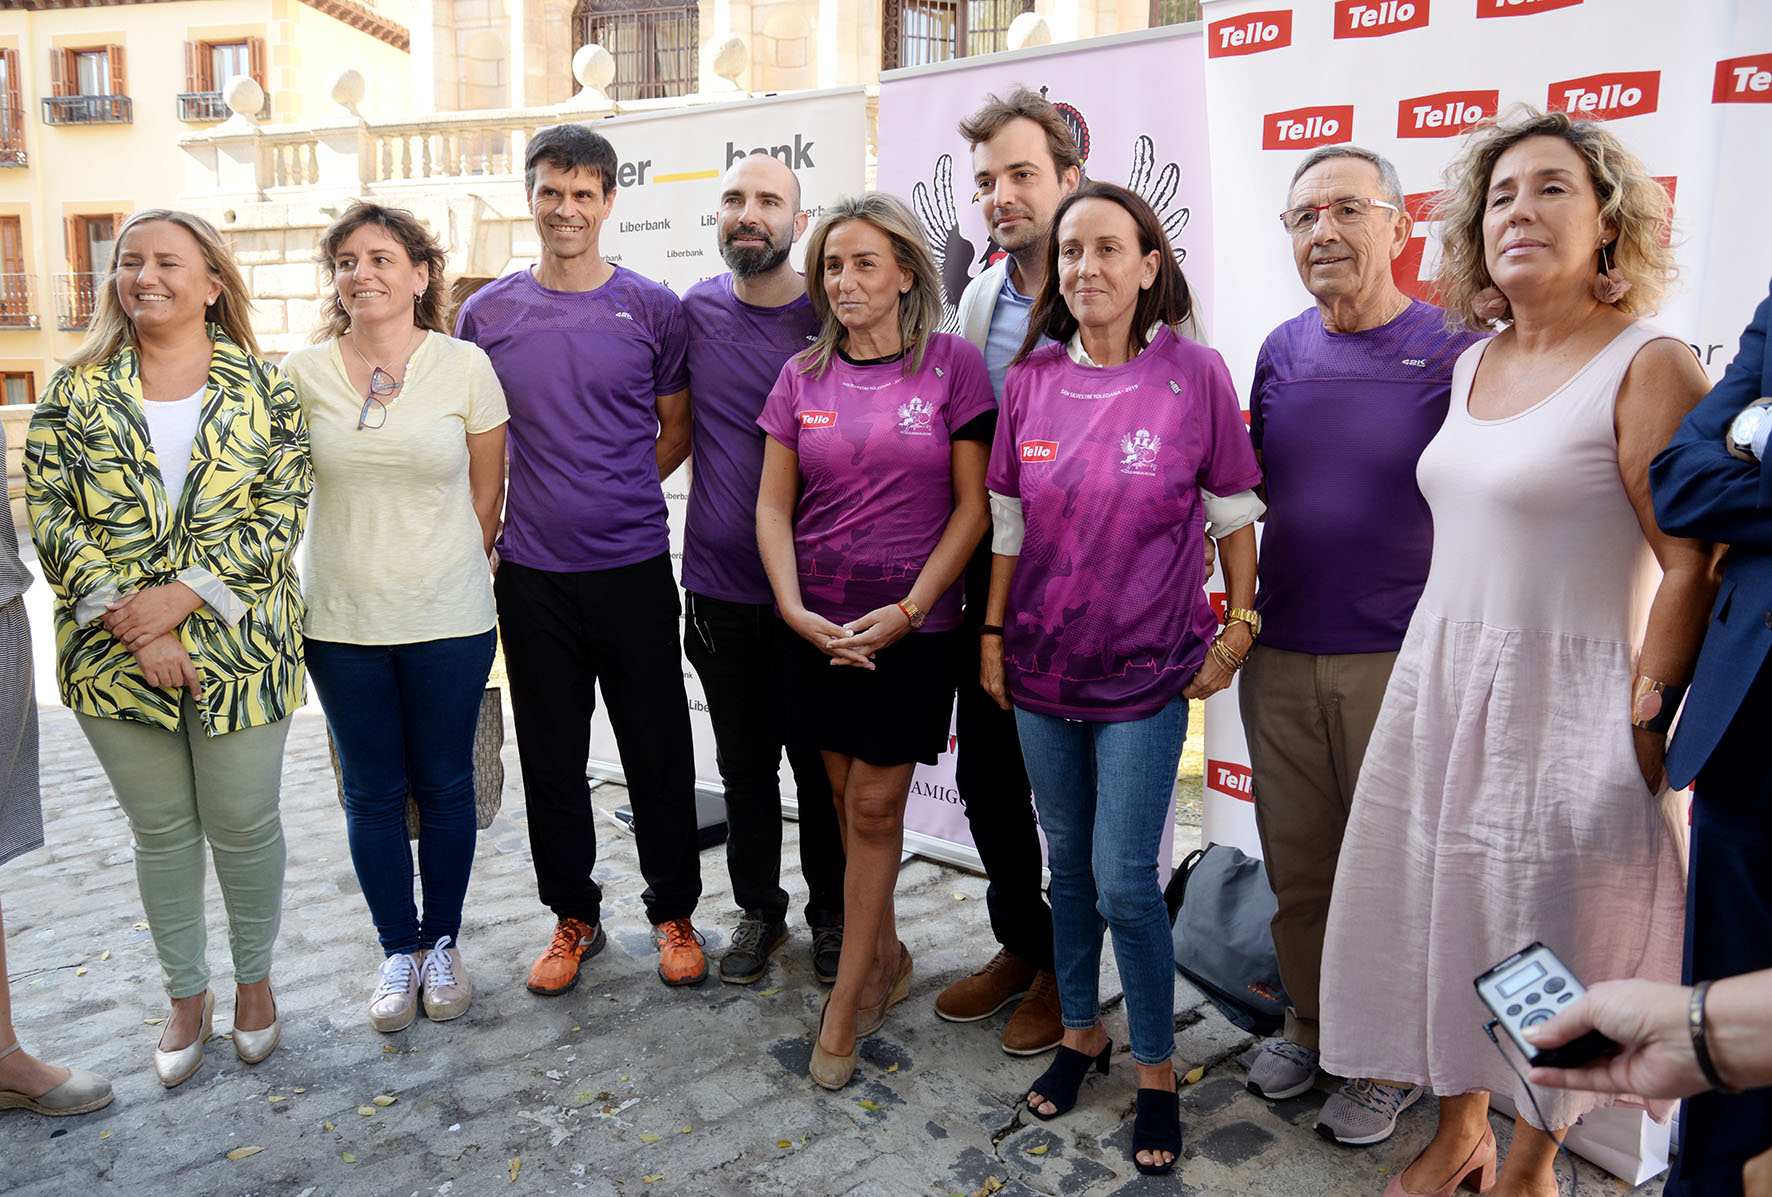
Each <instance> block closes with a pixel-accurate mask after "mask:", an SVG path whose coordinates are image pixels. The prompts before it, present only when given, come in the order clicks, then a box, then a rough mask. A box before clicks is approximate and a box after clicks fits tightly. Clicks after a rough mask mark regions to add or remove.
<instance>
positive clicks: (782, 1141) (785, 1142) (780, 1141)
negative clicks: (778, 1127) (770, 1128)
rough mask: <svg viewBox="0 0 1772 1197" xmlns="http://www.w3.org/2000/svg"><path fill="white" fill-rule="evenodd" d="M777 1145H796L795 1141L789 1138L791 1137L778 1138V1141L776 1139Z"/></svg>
mask: <svg viewBox="0 0 1772 1197" xmlns="http://www.w3.org/2000/svg"><path fill="white" fill-rule="evenodd" d="M775 1145H776V1146H777V1147H792V1146H793V1145H794V1144H793V1142H792V1141H791V1140H789V1139H777V1140H776V1141H775Z"/></svg>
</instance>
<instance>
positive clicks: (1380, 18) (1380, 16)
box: [1335, 0, 1427, 37]
mask: <svg viewBox="0 0 1772 1197" xmlns="http://www.w3.org/2000/svg"><path fill="white" fill-rule="evenodd" d="M1426 26H1427V0H1335V36H1336V37H1383V36H1385V35H1386V34H1389V33H1401V32H1403V31H1404V30H1405V29H1423V28H1426Z"/></svg>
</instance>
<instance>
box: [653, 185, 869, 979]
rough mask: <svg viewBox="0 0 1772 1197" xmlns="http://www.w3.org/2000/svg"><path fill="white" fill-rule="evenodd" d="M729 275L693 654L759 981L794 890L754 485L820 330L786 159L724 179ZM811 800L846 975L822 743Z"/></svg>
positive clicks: (706, 445)
mask: <svg viewBox="0 0 1772 1197" xmlns="http://www.w3.org/2000/svg"><path fill="white" fill-rule="evenodd" d="M715 222H716V223H715V233H716V235H717V236H718V238H719V243H720V256H721V257H722V258H724V259H725V260H726V265H728V266H729V267H731V268H732V270H731V273H730V274H722V275H720V276H718V277H716V278H711V279H707V280H704V281H703V282H699V283H697V284H695V286H693V287H691V288H689V290H688V291H687V292H686V293H685V294H684V296H683V317H684V319H685V321H686V322H687V323H688V326H689V389H690V392H691V393H692V394H693V395H694V397H695V400H694V403H693V404H692V412H693V427H694V436H693V439H692V452H693V453H694V455H695V468H694V471H693V473H692V475H691V478H690V482H689V520H688V523H687V524H686V525H685V526H684V530H683V591H684V596H683V597H684V605H685V606H686V608H687V613H686V615H687V626H686V627H685V628H684V631H683V653H684V655H685V656H686V657H688V659H689V663H690V664H691V665H693V666H694V667H695V672H696V675H697V676H698V677H700V678H701V686H702V690H703V692H704V693H705V694H706V695H707V698H708V717H709V719H710V720H711V721H712V722H713V725H714V747H715V753H716V757H717V759H718V763H719V766H720V781H721V783H722V785H723V786H724V787H725V791H726V826H727V828H728V829H729V836H728V838H727V841H726V870H727V873H728V874H729V875H730V876H731V878H732V897H733V900H734V901H736V902H737V903H738V906H739V909H740V910H741V911H743V912H744V913H743V917H742V918H740V920H739V924H738V927H737V929H736V930H735V931H734V932H733V933H732V942H731V945H730V946H729V947H728V948H727V949H726V953H725V955H723V956H722V957H721V958H720V979H721V980H722V981H727V982H730V983H732V984H734V985H749V984H750V983H751V982H753V981H755V980H757V978H759V977H761V976H762V975H763V973H764V970H765V969H766V968H767V967H768V964H769V957H770V956H771V955H773V954H774V952H775V950H776V949H777V948H779V947H780V946H781V945H782V944H783V943H785V942H786V941H787V937H788V928H787V914H788V895H787V891H786V890H784V889H783V888H782V887H781V780H780V773H781V756H782V742H783V739H784V732H785V728H784V727H783V725H782V714H783V713H782V710H781V700H780V697H779V692H778V685H779V669H778V661H777V657H778V655H779V652H780V647H781V646H780V643H779V641H778V639H777V638H778V637H779V636H783V635H790V634H791V633H788V632H787V631H786V629H785V627H784V626H783V625H782V623H781V621H780V620H779V619H777V618H776V615H775V595H774V592H773V591H771V590H770V588H769V577H768V575H767V574H765V573H764V572H763V560H762V558H761V557H759V556H758V554H757V487H758V483H759V480H760V479H761V478H762V476H763V442H764V440H765V439H766V438H765V436H764V434H763V430H762V429H761V428H758V427H757V417H758V416H759V415H761V414H762V411H763V401H764V400H765V399H767V398H768V397H769V390H770V388H771V387H773V386H774V385H775V380H776V377H777V376H778V375H780V373H781V369H782V366H783V365H784V364H785V363H786V362H787V360H788V359H789V358H790V357H792V356H793V355H794V354H796V353H799V352H801V351H802V350H804V349H805V348H806V346H807V344H808V343H809V342H811V341H813V340H814V339H816V337H817V335H818V318H817V317H816V316H814V315H813V314H812V303H811V301H810V300H809V299H807V297H806V281H805V280H804V279H803V278H801V277H800V274H799V272H798V271H796V270H795V269H794V266H793V263H792V262H790V261H789V260H788V254H789V251H790V250H791V249H792V248H793V245H794V242H796V241H798V240H799V239H800V236H801V234H803V233H804V232H805V231H806V213H804V212H802V211H801V210H800V181H799V180H798V179H797V178H795V177H794V172H793V171H792V170H790V169H789V168H788V166H787V165H786V164H785V163H783V162H781V161H780V160H779V159H776V158H772V157H770V156H769V155H768V154H752V155H751V156H750V157H748V158H742V159H740V160H739V161H738V162H736V163H734V164H733V165H732V166H731V167H729V168H728V169H727V171H726V174H725V177H724V178H722V179H721V181H720V207H719V210H718V212H717V213H716V215H715ZM787 757H788V767H789V768H790V769H792V770H793V774H794V787H795V791H796V793H797V795H798V797H799V803H800V868H801V870H802V872H803V873H804V874H805V877H806V889H807V895H806V921H807V923H808V924H809V925H810V926H811V928H812V968H813V972H814V974H815V975H816V976H817V977H818V979H819V980H820V981H823V982H825V983H826V984H829V983H831V982H833V981H835V980H836V979H837V960H838V958H839V957H840V955H841V954H842V950H843V840H842V836H841V835H840V834H839V832H838V829H837V808H836V805H835V803H834V802H833V801H832V800H831V781H830V777H829V775H827V774H826V773H825V767H824V760H823V758H822V757H821V756H820V755H819V754H818V753H816V752H800V751H792V750H790V751H789V752H788V754H787Z"/></svg>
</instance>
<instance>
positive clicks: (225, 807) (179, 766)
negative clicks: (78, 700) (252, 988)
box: [79, 695, 289, 998]
mask: <svg viewBox="0 0 1772 1197" xmlns="http://www.w3.org/2000/svg"><path fill="white" fill-rule="evenodd" d="M79 718H80V729H81V730H82V731H84V732H85V733H86V738H87V740H88V741H90V742H91V744H92V751H93V753H94V754H95V755H97V757H98V759H99V764H101V765H103V766H104V770H105V774H106V775H107V776H108V777H109V778H110V779H111V787H112V788H113V789H114V790H116V792H117V801H118V802H119V803H120V804H121V805H122V807H123V813H124V814H125V815H127V816H128V817H129V830H130V833H131V835H132V837H133V840H134V845H135V877H136V883H137V884H138V885H140V887H141V895H142V906H143V908H144V909H145V910H146V911H147V914H148V927H149V928H150V929H151V930H152V931H153V935H154V950H155V951H156V952H157V953H158V954H159V956H160V974H161V979H162V980H163V981H164V982H165V985H166V992H167V995H168V996H169V997H173V998H183V997H194V996H196V995H197V994H200V993H202V992H203V991H204V990H205V989H207V988H208V987H209V963H208V960H207V959H206V948H207V945H208V934H207V931H206V929H205V927H204V920H203V891H204V880H205V878H204V865H203V842H204V840H208V841H209V848H210V851H211V852H212V853H214V855H215V875H216V877H217V878H219V879H220V881H221V891H222V901H223V902H224V903H225V904H226V906H227V909H228V946H229V948H230V949H231V950H232V952H233V956H234V981H235V983H236V984H240V985H250V984H253V983H254V982H257V981H262V980H264V979H265V977H267V976H269V975H270V971H271V946H272V944H274V943H275V942H276V940H277V928H278V926H279V924H280V921H281V917H282V910H283V861H284V852H283V820H282V818H281V817H280V816H279V814H278V812H277V794H278V788H279V785H280V783H281V782H282V777H283V742H284V741H285V740H286V739H287V738H288V736H289V720H288V719H283V720H280V721H279V722H277V723H272V724H268V725H266V726H264V727H253V728H246V729H244V730H241V731H233V732H229V733H227V734H226V735H222V736H210V735H207V734H206V733H205V732H204V730H203V722H202V719H201V717H200V716H199V715H198V714H197V708H196V706H195V704H193V703H192V702H191V699H190V696H189V695H187V696H186V697H185V701H184V710H183V712H182V716H181V719H180V726H179V729H178V730H177V731H167V730H165V729H164V728H159V727H151V726H149V725H148V724H146V723H137V722H135V721H134V720H132V719H106V718H101V717H98V716H95V715H81V716H80V717H79Z"/></svg>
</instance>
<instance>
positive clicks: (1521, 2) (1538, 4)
mask: <svg viewBox="0 0 1772 1197" xmlns="http://www.w3.org/2000/svg"><path fill="white" fill-rule="evenodd" d="M1580 3H1581V0H1477V15H1478V16H1479V17H1529V16H1531V15H1532V14H1533V13H1538V12H1549V11H1550V10H1551V9H1553V8H1574V7H1575V6H1576V5H1577V4H1580Z"/></svg>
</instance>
